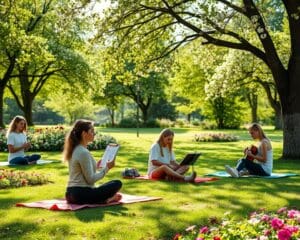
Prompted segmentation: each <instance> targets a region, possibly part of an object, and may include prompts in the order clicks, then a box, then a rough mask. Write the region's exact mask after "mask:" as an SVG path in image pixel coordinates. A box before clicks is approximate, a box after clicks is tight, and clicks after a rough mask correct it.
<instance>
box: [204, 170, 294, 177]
mask: <svg viewBox="0 0 300 240" xmlns="http://www.w3.org/2000/svg"><path fill="white" fill-rule="evenodd" d="M297 175H298V174H296V173H272V175H271V176H257V175H246V176H242V177H241V178H249V177H254V178H285V177H293V176H297ZM205 176H214V177H231V176H230V175H229V174H228V173H227V172H225V171H218V172H214V173H209V174H206V175H205Z"/></svg>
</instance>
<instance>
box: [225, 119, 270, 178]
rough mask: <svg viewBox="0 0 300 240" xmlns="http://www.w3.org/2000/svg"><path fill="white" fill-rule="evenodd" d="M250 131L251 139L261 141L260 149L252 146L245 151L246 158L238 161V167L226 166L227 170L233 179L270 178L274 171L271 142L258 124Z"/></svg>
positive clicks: (252, 126) (251, 127)
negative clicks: (242, 177) (243, 176)
mask: <svg viewBox="0 0 300 240" xmlns="http://www.w3.org/2000/svg"><path fill="white" fill-rule="evenodd" d="M248 130H249V134H250V135H251V137H252V138H253V139H255V140H258V141H259V145H258V148H256V147H253V146H252V147H251V148H246V149H244V154H245V157H244V158H242V159H240V160H239V161H238V164H237V166H236V167H235V168H232V167H230V166H228V165H226V166H225V170H226V172H227V173H229V174H230V175H231V176H232V177H240V176H242V175H247V174H248V175H249V174H250V175H258V176H270V175H271V174H272V169H273V149H272V145H271V141H270V139H269V138H267V137H266V135H265V133H264V131H263V129H262V128H261V126H260V125H259V124H257V123H253V124H252V125H251V126H250V128H249V129H248Z"/></svg>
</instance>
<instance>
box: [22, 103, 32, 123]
mask: <svg viewBox="0 0 300 240" xmlns="http://www.w3.org/2000/svg"><path fill="white" fill-rule="evenodd" d="M24 100H25V99H24ZM32 103H33V100H32V98H31V97H28V98H27V99H26V101H25V102H24V108H23V109H22V110H23V112H24V116H25V118H26V121H27V124H28V126H33V125H34V124H33V119H32Z"/></svg>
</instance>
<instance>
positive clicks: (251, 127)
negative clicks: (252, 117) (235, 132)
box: [248, 123, 268, 139]
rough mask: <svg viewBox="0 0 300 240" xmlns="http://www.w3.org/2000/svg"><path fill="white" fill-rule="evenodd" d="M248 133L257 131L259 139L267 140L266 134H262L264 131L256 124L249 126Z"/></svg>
mask: <svg viewBox="0 0 300 240" xmlns="http://www.w3.org/2000/svg"><path fill="white" fill-rule="evenodd" d="M248 130H249V131H251V130H253V131H257V132H258V133H259V136H260V138H261V139H263V138H266V139H268V138H267V136H266V134H265V133H264V130H263V129H262V127H261V126H260V125H259V124H258V123H252V124H251V125H250V127H249V128H248Z"/></svg>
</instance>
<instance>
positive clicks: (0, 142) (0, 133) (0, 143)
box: [0, 128, 7, 152]
mask: <svg viewBox="0 0 300 240" xmlns="http://www.w3.org/2000/svg"><path fill="white" fill-rule="evenodd" d="M5 135H6V130H5V129H2V128H0V151H2V152H6V151H7V144H6V142H7V140H6V136H5Z"/></svg>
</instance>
